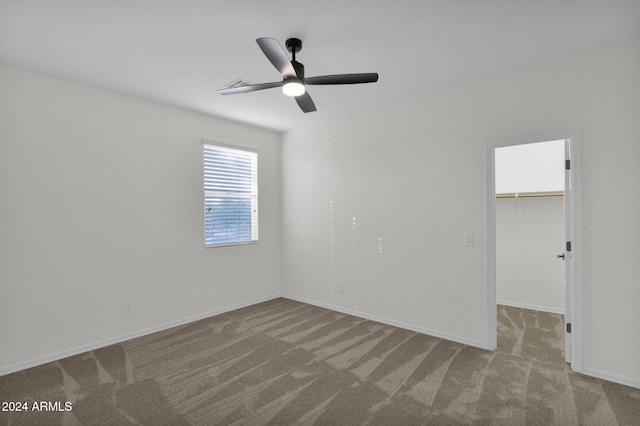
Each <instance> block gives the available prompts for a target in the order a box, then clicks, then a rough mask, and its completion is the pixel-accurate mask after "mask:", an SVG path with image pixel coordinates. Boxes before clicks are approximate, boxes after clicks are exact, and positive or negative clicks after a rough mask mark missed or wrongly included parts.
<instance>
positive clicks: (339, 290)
mask: <svg viewBox="0 0 640 426" xmlns="http://www.w3.org/2000/svg"><path fill="white" fill-rule="evenodd" d="M338 293H344V284H342V283H338Z"/></svg>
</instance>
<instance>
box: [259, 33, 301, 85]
mask: <svg viewBox="0 0 640 426" xmlns="http://www.w3.org/2000/svg"><path fill="white" fill-rule="evenodd" d="M256 42H258V46H260V49H262V52H264V54H265V56H266V57H267V59H269V61H271V63H272V64H273V66H274V67H276V69H277V70H278V71H280V74H282V75H283V76H284V77H295V76H296V70H295V69H294V68H293V65H291V61H290V60H289V57H288V56H287V54H286V52H285V51H284V49H283V48H282V46H280V43H278V40H276V39H275V38H269V37H262V38H259V39H257V40H256Z"/></svg>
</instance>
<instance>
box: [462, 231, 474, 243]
mask: <svg viewBox="0 0 640 426" xmlns="http://www.w3.org/2000/svg"><path fill="white" fill-rule="evenodd" d="M464 245H465V246H472V245H473V233H472V232H468V233H465V234H464Z"/></svg>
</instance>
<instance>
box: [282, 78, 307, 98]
mask: <svg viewBox="0 0 640 426" xmlns="http://www.w3.org/2000/svg"><path fill="white" fill-rule="evenodd" d="M304 92H305V88H304V84H303V83H302V82H301V81H299V80H297V79H296V80H292V81H287V82H286V83H284V86H282V93H284V94H285V95H287V96H300V95H302V94H304Z"/></svg>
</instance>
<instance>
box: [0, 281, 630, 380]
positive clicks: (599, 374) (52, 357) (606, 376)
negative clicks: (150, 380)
mask: <svg viewBox="0 0 640 426" xmlns="http://www.w3.org/2000/svg"><path fill="white" fill-rule="evenodd" d="M279 297H283V298H286V299H291V300H295V301H298V302H302V303H307V304H309V305H314V306H318V307H321V308H325V309H331V310H332V311H337V312H342V313H344V314H347V315H353V316H356V317H359V318H364V319H368V320H371V321H377V322H380V323H383V324H388V325H392V326H394V327H400V328H404V329H407V330H411V331H415V332H418V333H422V334H427V335H430V336H434V337H438V338H441V339H446V340H451V341H453V342H458V343H462V344H465V345H469V346H474V347H477V348H481V349H487V345H486V342H481V341H478V340H473V339H468V338H466V337H461V336H456V335H453V334H449V333H443V332H440V331H437V330H432V329H429V328H426V327H421V326H417V325H414V324H408V323H405V322H402V321H395V320H391V319H388V318H383V317H380V316H377V315H373V314H368V313H366V312H360V311H355V310H352V309H347V308H343V307H341V306H336V305H331V304H328V303H322V302H317V301H315V300H310V299H306V298H304V297H298V296H294V295H292V294H286V293H276V294H272V295H270V296H264V297H260V298H258V299H252V300H248V301H246V302H243V303H239V304H236V305H233V306H227V307H224V308H219V309H214V310H213V311H209V312H205V313H202V314H199V315H194V316H192V317H188V318H184V319H181V320H177V321H172V322H168V323H165V324H161V325H158V326H155V327H150V328H147V329H144V330H140V331H136V332H133V333H129V334H125V335H122V336H117V337H113V338H110V339H105V340H101V341H97V342H93V343H90V344H87V345H82V346H78V347H75V348H71V349H68V350H64V351H60V352H56V353H53V354H49V355H45V356H42V357H38V358H34V359H31V360H28V361H24V362H19V363H16V364H13V365H8V366H2V367H0V376H4V375H6V374H10V373H14V372H16V371H20V370H24V369H26V368H31V367H35V366H38V365H42V364H46V363H48V362H53V361H58V360H60V359H63V358H67V357H70V356H73V355H78V354H81V353H84V352H88V351H93V350H96V349H100V348H103V347H105V346H110V345H114V344H117V343H122V342H124V341H126V340H130V339H135V338H136V337H142V336H146V335H148V334H152V333H156V332H158V331H163V330H167V329H169V328H172V327H177V326H180V325H184V324H189V323H191V322H194V321H199V320H201V319H205V318H209V317H213V316H216V315H220V314H224V313H225V312H230V311H234V310H236V309H240V308H245V307H247V306H251V305H255V304H257V303H262V302H266V301H268V300H273V299H277V298H279ZM498 303H499V304H502V305H508V306H515V307H521V308H525V309H533V310H537V311H545V309H542V308H543V307H539V306H531V305H525V306H521V305H514V304H512V303H510V302H504V301H498ZM546 311H547V312H549V310H548V309H547V310H546ZM555 313H562V312H555ZM580 373H581V374H585V375H587V376H592V377H596V378H599V379H603V380H607V381H610V382H614V383H619V384H622V385H625V386H631V387H634V388H638V389H640V380H638V379H633V378H629V377H625V376H619V375H616V374H611V373H607V372H605V371H600V370H596V369H591V368H584V369H583V370H582V371H580Z"/></svg>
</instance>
